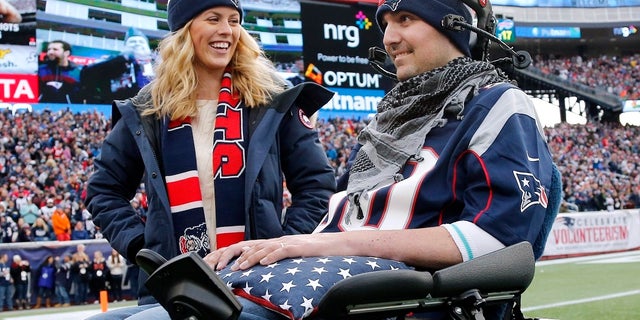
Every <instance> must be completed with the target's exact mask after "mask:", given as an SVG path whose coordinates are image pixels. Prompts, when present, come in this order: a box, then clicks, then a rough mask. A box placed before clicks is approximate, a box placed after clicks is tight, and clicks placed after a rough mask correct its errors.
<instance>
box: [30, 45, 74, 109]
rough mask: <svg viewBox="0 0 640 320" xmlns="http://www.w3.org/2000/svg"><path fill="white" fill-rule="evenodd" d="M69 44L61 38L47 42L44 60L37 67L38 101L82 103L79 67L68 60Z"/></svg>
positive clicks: (69, 53)
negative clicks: (38, 82)
mask: <svg viewBox="0 0 640 320" xmlns="http://www.w3.org/2000/svg"><path fill="white" fill-rule="evenodd" d="M70 56H71V45H70V44H69V43H68V42H65V41H62V40H53V41H51V42H49V43H48V44H47V50H46V55H45V58H44V60H43V61H42V62H41V63H40V66H39V67H38V79H39V81H40V84H39V88H40V97H39V99H38V100H39V101H40V102H55V103H82V102H83V99H82V97H81V93H80V89H81V87H80V70H81V67H80V66H78V65H77V64H75V63H73V61H71V60H69V57H70Z"/></svg>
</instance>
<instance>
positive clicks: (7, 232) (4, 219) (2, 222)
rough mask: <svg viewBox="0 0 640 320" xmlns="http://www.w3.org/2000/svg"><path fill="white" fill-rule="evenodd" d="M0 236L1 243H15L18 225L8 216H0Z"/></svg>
mask: <svg viewBox="0 0 640 320" xmlns="http://www.w3.org/2000/svg"><path fill="white" fill-rule="evenodd" d="M0 235H1V236H2V242H3V243H11V242H16V240H17V239H18V225H17V224H16V223H15V222H13V219H12V218H11V217H10V216H0Z"/></svg>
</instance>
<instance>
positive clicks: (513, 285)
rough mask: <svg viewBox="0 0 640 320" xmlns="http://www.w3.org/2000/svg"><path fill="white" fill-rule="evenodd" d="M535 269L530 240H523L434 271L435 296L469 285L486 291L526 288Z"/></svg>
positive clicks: (459, 289) (446, 294)
mask: <svg viewBox="0 0 640 320" xmlns="http://www.w3.org/2000/svg"><path fill="white" fill-rule="evenodd" d="M534 273H535V259H534V257H533V249H532V247H531V244H530V243H529V242H526V241H524V242H520V243H517V244H514V245H511V246H508V247H506V248H503V249H500V250H498V251H494V252H491V253H489V254H486V255H484V256H480V257H477V258H475V259H472V260H470V261H467V262H464V263H459V264H456V265H453V266H450V267H448V268H445V269H441V270H438V271H436V272H434V273H433V289H432V290H431V296H433V297H450V296H453V295H458V294H461V293H463V292H465V291H467V290H469V289H477V290H479V291H480V292H482V293H490V292H500V291H524V290H525V289H526V288H527V287H529V284H531V281H532V280H533V276H534Z"/></svg>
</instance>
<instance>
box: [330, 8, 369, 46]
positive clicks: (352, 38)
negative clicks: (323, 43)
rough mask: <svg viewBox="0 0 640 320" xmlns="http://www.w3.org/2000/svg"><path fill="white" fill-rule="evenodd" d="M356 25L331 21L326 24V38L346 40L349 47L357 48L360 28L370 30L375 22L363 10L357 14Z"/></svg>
mask: <svg viewBox="0 0 640 320" xmlns="http://www.w3.org/2000/svg"><path fill="white" fill-rule="evenodd" d="M355 17H356V23H355V24H356V25H355V26H345V25H335V24H331V23H325V24H324V39H325V40H338V41H342V40H346V41H347V46H348V47H349V48H355V47H357V46H358V45H359V44H360V30H369V29H370V28H371V26H372V25H373V22H371V20H369V18H368V17H367V16H366V15H365V14H364V13H363V12H362V11H358V13H357V14H356V16H355Z"/></svg>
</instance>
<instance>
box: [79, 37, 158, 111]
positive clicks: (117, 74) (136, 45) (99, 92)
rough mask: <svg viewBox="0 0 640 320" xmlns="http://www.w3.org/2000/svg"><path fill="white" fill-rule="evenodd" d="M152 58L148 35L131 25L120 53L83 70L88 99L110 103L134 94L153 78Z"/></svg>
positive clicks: (89, 100)
mask: <svg viewBox="0 0 640 320" xmlns="http://www.w3.org/2000/svg"><path fill="white" fill-rule="evenodd" d="M153 59H154V55H153V52H152V51H151V48H150V47H149V39H148V38H147V36H146V35H144V33H142V32H141V31H140V30H138V29H136V28H129V30H127V33H126V34H125V40H124V47H123V49H122V51H121V52H120V54H119V55H117V56H114V57H111V58H109V59H107V60H105V61H100V62H96V63H94V64H90V65H87V66H85V67H84V68H83V69H82V74H81V82H82V85H83V88H84V91H85V94H86V97H87V99H88V100H87V102H89V103H108V104H111V102H112V101H113V100H117V99H126V98H130V97H133V96H135V95H136V94H137V93H138V91H139V90H140V89H141V88H142V87H144V86H145V85H146V84H148V83H149V82H150V80H151V79H152V78H153V68H152V64H153Z"/></svg>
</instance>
